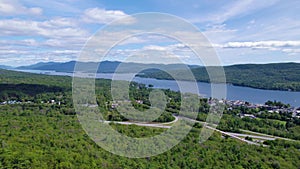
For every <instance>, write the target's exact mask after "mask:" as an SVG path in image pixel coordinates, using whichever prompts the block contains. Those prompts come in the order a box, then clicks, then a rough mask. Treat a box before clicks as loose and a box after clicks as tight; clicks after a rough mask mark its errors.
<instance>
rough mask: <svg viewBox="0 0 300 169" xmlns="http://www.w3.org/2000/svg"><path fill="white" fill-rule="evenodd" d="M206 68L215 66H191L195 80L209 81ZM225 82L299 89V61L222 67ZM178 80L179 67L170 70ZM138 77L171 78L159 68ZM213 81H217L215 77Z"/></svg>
mask: <svg viewBox="0 0 300 169" xmlns="http://www.w3.org/2000/svg"><path fill="white" fill-rule="evenodd" d="M206 69H209V70H211V71H214V69H216V67H207V68H205V67H199V68H192V69H191V70H192V72H193V74H194V76H195V79H196V80H197V81H201V82H210V79H209V76H208V73H207V71H206ZM224 71H225V75H226V82H227V83H230V84H233V85H238V86H248V87H253V88H260V89H272V90H291V91H300V76H299V74H300V64H299V63H273V64H261V65H260V64H245V65H233V66H225V67H224ZM171 72H172V74H173V73H174V74H175V75H176V77H179V80H189V79H185V77H189V76H186V75H185V74H184V72H185V71H182V70H180V69H178V70H173V71H171ZM139 76H140V77H146V78H157V79H173V78H172V77H171V76H170V75H169V74H168V73H166V72H163V71H160V70H153V69H152V70H146V71H144V72H142V73H141V74H139ZM214 81H217V79H215V80H214Z"/></svg>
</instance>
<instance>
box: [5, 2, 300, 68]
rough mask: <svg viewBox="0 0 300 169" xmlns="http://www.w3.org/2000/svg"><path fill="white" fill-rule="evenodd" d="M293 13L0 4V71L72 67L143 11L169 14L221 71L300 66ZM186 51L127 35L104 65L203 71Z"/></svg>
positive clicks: (202, 6)
mask: <svg viewBox="0 0 300 169" xmlns="http://www.w3.org/2000/svg"><path fill="white" fill-rule="evenodd" d="M299 11H300V1H295V0H264V1H259V0H241V1H238V0H214V1H212V0H197V1H195V0H185V1H181V0H163V1H162V0H143V1H125V0H40V1H37V0H0V65H10V66H21V65H30V64H35V63H38V62H67V61H71V60H77V58H78V56H80V54H81V52H82V49H83V48H84V47H85V45H86V44H87V42H88V40H89V39H91V37H92V36H93V35H95V33H96V32H98V31H99V29H100V30H101V29H103V28H104V27H105V26H106V25H107V24H110V23H111V22H112V21H114V20H118V19H120V18H124V17H127V18H133V19H132V20H129V21H128V22H127V23H125V22H124V23H123V24H127V25H128V24H131V22H134V17H131V15H133V14H136V13H143V12H159V13H166V14H171V15H174V16H177V17H180V18H182V19H184V20H185V21H187V22H189V23H191V24H193V25H194V26H195V27H196V28H197V29H199V31H200V32H201V33H202V34H203V35H204V36H205V37H206V38H207V40H208V41H209V42H210V44H211V45H212V46H213V47H214V49H215V51H216V53H217V55H218V57H219V59H220V62H221V64H222V65H232V64H246V63H259V64H261V63H277V62H299V63H300V12H299ZM159 19H160V18H158V20H159ZM157 28H158V29H159V25H157ZM113 36H115V37H118V36H119V35H118V34H117V33H116V34H115V35H113ZM98 43H102V42H98ZM185 46H186V44H182V42H179V41H176V40H174V39H171V38H168V37H166V36H161V35H160V36H159V35H153V34H149V35H139V36H132V37H130V38H129V39H127V40H125V41H123V42H121V43H120V44H116V46H114V47H113V48H112V49H111V51H110V52H109V53H108V55H107V57H106V59H107V60H120V61H124V60H125V61H126V58H131V59H127V61H136V62H143V63H144V62H151V63H160V62H162V63H173V62H176V61H175V60H176V59H175V60H174V58H177V59H179V60H180V61H182V62H184V63H186V64H201V63H197V62H195V60H193V59H192V58H193V57H192V55H193V54H194V53H193V52H191V51H190V50H188V49H187V48H186V47H185Z"/></svg>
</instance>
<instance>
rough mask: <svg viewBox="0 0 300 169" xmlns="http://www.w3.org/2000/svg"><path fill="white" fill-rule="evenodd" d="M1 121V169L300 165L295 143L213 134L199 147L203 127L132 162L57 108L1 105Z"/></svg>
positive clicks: (146, 131) (131, 130)
mask: <svg viewBox="0 0 300 169" xmlns="http://www.w3.org/2000/svg"><path fill="white" fill-rule="evenodd" d="M0 118H1V123H0V128H1V134H0V142H1V145H2V146H0V168H70V169H72V168H80V169H82V168H109V169H110V168H128V169H129V168H178V169H179V168H195V169H196V168H289V169H293V168H295V169H297V168H298V167H299V161H300V159H299V158H300V151H299V150H298V148H299V147H297V145H295V143H293V142H287V141H275V142H274V141H268V144H269V145H271V147H269V148H266V147H259V146H254V145H253V146H251V145H247V144H245V143H242V142H239V141H236V140H234V139H231V138H227V137H221V135H220V134H218V133H214V135H213V136H212V137H211V138H210V139H209V140H208V141H206V142H205V143H203V144H199V133H200V131H201V128H194V129H192V131H191V133H190V134H189V135H188V136H187V137H186V138H185V139H184V140H183V141H182V142H181V143H179V144H178V145H177V146H175V147H173V148H172V149H171V150H170V151H168V152H165V153H163V154H161V155H158V156H155V157H148V158H141V159H130V158H125V157H120V156H117V155H114V154H111V153H110V152H107V151H105V150H103V149H102V148H100V147H99V146H97V145H96V144H95V143H94V142H93V141H92V140H91V139H90V138H89V137H88V135H86V134H85V132H84V131H83V130H82V128H81V126H80V124H79V122H78V120H77V118H76V116H74V115H64V114H61V113H60V109H59V108H58V107H53V106H43V107H39V106H29V105H25V106H22V105H18V106H13V105H7V106H0ZM113 127H114V128H116V129H117V130H118V131H120V132H122V133H124V134H126V135H128V136H131V137H134V136H135V137H140V136H144V137H146V136H151V135H153V134H158V133H160V132H161V130H162V129H156V128H146V127H138V126H135V125H130V126H123V125H113ZM120 144H122V143H120ZM286 146H288V147H286Z"/></svg>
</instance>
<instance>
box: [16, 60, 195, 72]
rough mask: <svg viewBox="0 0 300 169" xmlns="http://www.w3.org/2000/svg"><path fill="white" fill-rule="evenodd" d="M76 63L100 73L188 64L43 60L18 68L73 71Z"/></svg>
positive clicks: (175, 68) (170, 67) (168, 67)
mask: <svg viewBox="0 0 300 169" xmlns="http://www.w3.org/2000/svg"><path fill="white" fill-rule="evenodd" d="M76 64H79V65H80V68H81V69H82V71H85V72H91V71H92V68H95V67H98V65H99V69H98V71H97V72H98V73H114V72H116V70H117V68H118V72H120V73H136V72H139V71H141V70H142V69H151V68H157V69H163V70H164V69H165V70H177V69H184V68H185V67H186V65H184V64H168V65H165V64H142V63H125V62H117V61H103V62H100V64H99V63H97V62H78V63H77V62H75V61H70V62H65V63H58V62H47V63H44V62H41V63H37V64H34V65H30V66H20V67H17V68H16V69H23V70H49V71H57V72H73V71H74V67H75V65H76ZM188 67H190V68H197V67H200V66H194V65H188Z"/></svg>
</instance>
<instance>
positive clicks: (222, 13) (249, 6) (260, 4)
mask: <svg viewBox="0 0 300 169" xmlns="http://www.w3.org/2000/svg"><path fill="white" fill-rule="evenodd" d="M276 2H278V0H265V1H258V0H243V1H233V3H227V4H228V5H226V6H223V7H222V8H220V9H219V10H216V12H214V13H210V14H207V15H204V17H198V18H197V19H192V20H191V21H192V22H212V23H216V24H221V23H224V22H225V21H228V20H230V19H232V18H238V17H242V16H245V15H247V14H251V13H253V12H255V11H257V10H260V9H264V8H266V7H268V6H271V5H273V4H275V3H276Z"/></svg>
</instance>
